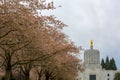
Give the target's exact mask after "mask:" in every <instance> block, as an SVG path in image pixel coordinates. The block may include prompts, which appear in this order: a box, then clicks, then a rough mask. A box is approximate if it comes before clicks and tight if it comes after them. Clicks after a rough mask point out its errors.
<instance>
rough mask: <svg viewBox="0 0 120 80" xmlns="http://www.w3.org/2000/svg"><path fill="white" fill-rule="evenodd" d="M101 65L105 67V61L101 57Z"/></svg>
mask: <svg viewBox="0 0 120 80" xmlns="http://www.w3.org/2000/svg"><path fill="white" fill-rule="evenodd" d="M101 65H102V68H105V62H104V59H102V61H101Z"/></svg>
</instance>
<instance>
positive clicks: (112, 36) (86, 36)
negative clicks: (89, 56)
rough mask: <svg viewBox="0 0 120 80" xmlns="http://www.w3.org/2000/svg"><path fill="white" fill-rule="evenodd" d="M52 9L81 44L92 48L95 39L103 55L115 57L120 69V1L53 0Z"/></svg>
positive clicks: (71, 36) (66, 30) (102, 56)
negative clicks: (91, 42) (54, 6)
mask: <svg viewBox="0 0 120 80" xmlns="http://www.w3.org/2000/svg"><path fill="white" fill-rule="evenodd" d="M53 1H54V3H55V5H56V6H59V5H62V7H60V8H57V9H56V10H54V11H50V12H51V13H52V14H54V15H55V16H56V17H57V18H58V19H60V20H62V21H63V22H64V23H66V24H67V25H68V26H69V27H67V28H65V29H64V32H65V33H66V34H67V35H68V36H69V37H70V39H72V41H74V42H75V44H77V45H78V46H83V48H84V49H88V48H89V41H90V40H91V39H92V40H93V41H94V48H96V49H98V50H99V51H100V54H101V58H105V57H106V56H109V57H110V58H111V57H114V58H115V60H116V64H117V66H118V67H119V68H120V0H71V1H70V0H53Z"/></svg>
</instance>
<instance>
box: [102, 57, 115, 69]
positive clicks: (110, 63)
mask: <svg viewBox="0 0 120 80" xmlns="http://www.w3.org/2000/svg"><path fill="white" fill-rule="evenodd" d="M101 66H102V68H104V69H106V70H117V67H116V64H115V60H114V58H112V59H109V57H108V56H107V58H106V62H105V61H104V59H102V61H101Z"/></svg>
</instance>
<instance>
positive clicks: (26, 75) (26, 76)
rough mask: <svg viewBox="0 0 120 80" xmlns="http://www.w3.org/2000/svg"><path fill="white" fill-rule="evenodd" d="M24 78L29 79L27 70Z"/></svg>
mask: <svg viewBox="0 0 120 80" xmlns="http://www.w3.org/2000/svg"><path fill="white" fill-rule="evenodd" d="M25 80H30V74H29V72H27V73H26V74H25Z"/></svg>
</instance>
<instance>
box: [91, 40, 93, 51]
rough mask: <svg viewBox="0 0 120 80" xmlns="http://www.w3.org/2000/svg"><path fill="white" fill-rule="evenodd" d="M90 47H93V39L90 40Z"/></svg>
mask: <svg viewBox="0 0 120 80" xmlns="http://www.w3.org/2000/svg"><path fill="white" fill-rule="evenodd" d="M90 48H91V49H93V40H90Z"/></svg>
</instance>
